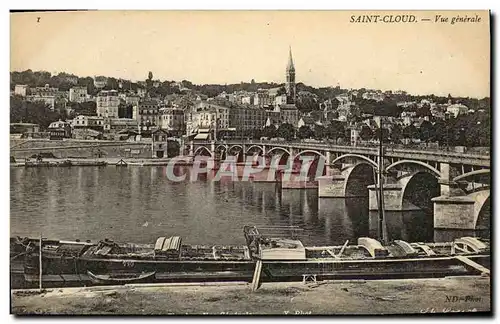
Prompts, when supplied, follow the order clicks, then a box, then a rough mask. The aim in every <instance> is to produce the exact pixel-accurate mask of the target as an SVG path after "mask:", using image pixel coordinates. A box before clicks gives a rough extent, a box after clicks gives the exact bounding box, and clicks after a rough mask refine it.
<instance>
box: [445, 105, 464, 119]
mask: <svg viewBox="0 0 500 324" xmlns="http://www.w3.org/2000/svg"><path fill="white" fill-rule="evenodd" d="M467 111H469V107H467V106H466V105H463V104H453V105H449V106H448V107H447V108H446V112H447V113H449V114H450V115H452V116H453V117H455V118H457V117H458V116H459V115H465V114H467Z"/></svg>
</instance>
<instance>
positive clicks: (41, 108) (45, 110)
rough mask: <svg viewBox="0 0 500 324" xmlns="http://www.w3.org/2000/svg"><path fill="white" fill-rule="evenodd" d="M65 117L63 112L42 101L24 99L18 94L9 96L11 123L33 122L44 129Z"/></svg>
mask: <svg viewBox="0 0 500 324" xmlns="http://www.w3.org/2000/svg"><path fill="white" fill-rule="evenodd" d="M65 118H66V116H65V115H64V114H61V113H60V112H58V111H53V110H51V109H50V107H49V106H48V105H47V104H46V103H45V102H43V101H34V102H31V101H25V100H23V99H22V97H19V96H12V97H11V98H10V122H11V123H20V122H23V123H33V124H38V125H40V127H41V128H42V129H44V128H47V127H48V126H49V125H50V123H52V122H54V121H57V120H59V119H65Z"/></svg>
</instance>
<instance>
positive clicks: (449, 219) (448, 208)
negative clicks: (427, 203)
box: [432, 196, 476, 230]
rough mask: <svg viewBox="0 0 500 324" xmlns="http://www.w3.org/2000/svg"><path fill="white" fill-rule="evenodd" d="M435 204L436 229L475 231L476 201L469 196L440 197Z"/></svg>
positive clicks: (435, 199) (436, 198)
mask: <svg viewBox="0 0 500 324" xmlns="http://www.w3.org/2000/svg"><path fill="white" fill-rule="evenodd" d="M432 202H433V203H434V228H450V229H472V230H473V229H475V227H476V224H475V219H474V218H475V217H474V203H475V201H474V199H472V198H470V197H467V196H439V197H435V198H433V199H432Z"/></svg>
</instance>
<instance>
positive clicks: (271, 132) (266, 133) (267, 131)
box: [261, 125, 278, 138]
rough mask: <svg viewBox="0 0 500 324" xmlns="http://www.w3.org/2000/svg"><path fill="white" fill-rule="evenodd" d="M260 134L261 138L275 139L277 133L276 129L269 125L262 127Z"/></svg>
mask: <svg viewBox="0 0 500 324" xmlns="http://www.w3.org/2000/svg"><path fill="white" fill-rule="evenodd" d="M261 134H262V136H263V137H268V138H273V137H277V135H278V132H277V130H276V127H274V126H273V125H270V126H266V127H264V128H263V129H262V133H261Z"/></svg>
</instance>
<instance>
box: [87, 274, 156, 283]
mask: <svg viewBox="0 0 500 324" xmlns="http://www.w3.org/2000/svg"><path fill="white" fill-rule="evenodd" d="M155 273H156V272H155V271H152V272H147V273H139V274H138V273H126V274H119V273H114V274H113V273H111V274H94V273H92V272H91V271H87V275H88V276H89V278H90V280H91V281H92V282H93V283H95V284H106V285H121V284H127V283H138V282H144V281H148V280H149V279H151V278H152V277H154V275H155Z"/></svg>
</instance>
